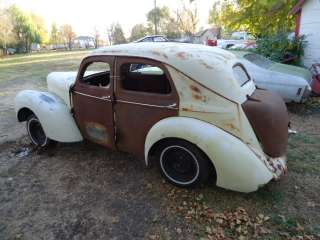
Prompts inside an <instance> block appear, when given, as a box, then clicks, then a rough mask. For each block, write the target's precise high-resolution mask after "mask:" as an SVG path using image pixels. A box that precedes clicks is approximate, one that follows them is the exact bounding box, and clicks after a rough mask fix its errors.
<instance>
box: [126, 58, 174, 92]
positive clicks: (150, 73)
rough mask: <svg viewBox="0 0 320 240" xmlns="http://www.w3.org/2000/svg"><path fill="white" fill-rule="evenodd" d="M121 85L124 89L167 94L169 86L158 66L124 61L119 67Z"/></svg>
mask: <svg viewBox="0 0 320 240" xmlns="http://www.w3.org/2000/svg"><path fill="white" fill-rule="evenodd" d="M120 78H121V86H122V88H123V89H125V90H130V91H136V92H147V93H156V94H169V93H170V92H171V87H170V83H169V79H168V78H167V75H166V74H165V72H164V71H163V70H162V69H161V68H160V67H158V66H154V65H149V64H144V63H125V64H122V65H121V67H120Z"/></svg>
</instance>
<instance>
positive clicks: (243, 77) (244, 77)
mask: <svg viewBox="0 0 320 240" xmlns="http://www.w3.org/2000/svg"><path fill="white" fill-rule="evenodd" d="M233 75H234V77H235V78H236V79H237V81H238V83H239V85H240V86H241V87H242V86H243V85H245V84H246V83H247V82H249V81H250V77H249V76H248V74H247V72H246V71H245V70H244V68H243V67H242V66H241V65H235V66H234V67H233Z"/></svg>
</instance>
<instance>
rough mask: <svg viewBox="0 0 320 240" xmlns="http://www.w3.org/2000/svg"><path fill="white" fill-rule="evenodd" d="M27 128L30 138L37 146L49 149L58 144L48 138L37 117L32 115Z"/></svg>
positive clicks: (28, 119)
mask: <svg viewBox="0 0 320 240" xmlns="http://www.w3.org/2000/svg"><path fill="white" fill-rule="evenodd" d="M26 128H27V132H28V136H29V138H30V140H31V142H32V143H33V144H34V145H35V146H37V147H48V146H51V145H54V144H55V143H56V141H54V140H51V139H50V138H48V137H47V135H46V134H45V132H44V131H43V128H42V126H41V123H40V121H39V119H38V118H37V116H36V115H34V114H31V115H30V116H29V117H28V118H27V123H26Z"/></svg>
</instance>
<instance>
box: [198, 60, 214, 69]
mask: <svg viewBox="0 0 320 240" xmlns="http://www.w3.org/2000/svg"><path fill="white" fill-rule="evenodd" d="M199 62H200V64H201V65H203V66H204V67H205V68H207V69H214V67H212V66H210V65H209V64H208V63H206V62H205V61H203V60H202V59H200V60H199Z"/></svg>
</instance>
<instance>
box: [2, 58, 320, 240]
mask: <svg viewBox="0 0 320 240" xmlns="http://www.w3.org/2000/svg"><path fill="white" fill-rule="evenodd" d="M85 54H86V53H85V52H79V53H74V54H68V55H63V54H61V55H59V54H55V55H49V56H44V55H43V56H41V55H39V56H35V57H28V56H26V57H23V58H20V59H16V58H12V59H6V60H0V239H320V198H319V192H320V103H319V100H318V99H313V100H311V101H308V103H306V104H304V105H290V106H289V110H290V117H291V121H292V125H293V128H295V129H297V130H298V134H296V135H294V136H292V137H290V141H289V152H288V164H289V174H288V176H286V177H284V178H283V179H281V180H280V181H278V182H271V183H270V184H268V185H267V186H266V187H264V188H262V189H260V190H259V191H257V192H255V193H251V194H242V193H236V192H231V191H227V190H223V189H220V188H218V187H215V186H214V184H213V183H208V184H207V185H206V186H203V187H202V188H198V189H192V190H184V189H179V188H176V187H174V186H172V185H170V184H168V183H166V182H165V181H164V180H163V179H162V178H161V176H160V174H159V172H158V171H157V169H156V168H152V169H147V168H145V166H144V163H143V160H142V159H138V158H136V157H135V156H132V155H130V154H125V153H118V152H111V151H109V150H106V149H104V148H102V147H99V146H97V145H94V144H91V143H88V142H83V143H76V144H58V145H57V146H56V147H55V148H51V149H48V150H45V151H44V150H39V149H34V148H33V147H32V146H31V145H30V141H29V139H28V138H27V136H26V131H25V126H24V124H21V123H18V122H17V121H16V118H15V113H14V96H15V95H16V93H17V92H18V91H20V90H22V89H45V77H46V75H47V74H48V73H49V72H51V71H58V70H74V71H76V70H77V66H78V64H79V62H80V59H81V58H82V57H83V56H84V55H85ZM62 60H63V61H62Z"/></svg>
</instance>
